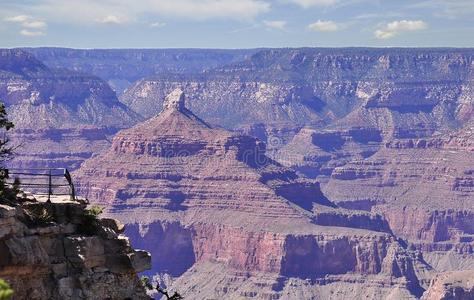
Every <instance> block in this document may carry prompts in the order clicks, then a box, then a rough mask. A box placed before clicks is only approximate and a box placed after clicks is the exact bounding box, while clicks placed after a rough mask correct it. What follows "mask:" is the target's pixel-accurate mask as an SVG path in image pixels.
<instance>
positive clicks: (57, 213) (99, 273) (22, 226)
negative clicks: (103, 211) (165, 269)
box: [0, 201, 150, 300]
mask: <svg viewBox="0 0 474 300" xmlns="http://www.w3.org/2000/svg"><path fill="white" fill-rule="evenodd" d="M0 224H1V230H0V251H1V253H2V255H1V256H0V277H1V278H3V279H5V280H6V281H7V282H8V283H9V284H10V286H11V287H12V289H13V290H14V297H13V299H58V300H59V299H61V300H62V299H105V298H107V299H149V297H148V296H147V295H146V293H145V290H144V287H143V286H142V284H141V283H140V281H139V278H138V275H137V273H138V272H142V271H144V270H146V269H149V268H150V255H149V253H148V252H145V251H141V250H134V249H133V248H131V246H130V244H129V240H128V238H127V237H126V236H124V235H123V234H122V232H123V226H122V225H120V223H118V221H115V220H112V219H102V220H99V219H97V220H96V219H94V218H92V219H91V216H90V215H89V214H88V212H87V211H86V210H85V205H83V204H79V203H76V202H67V201H65V202H61V203H43V202H27V203H23V204H21V205H18V206H8V205H0Z"/></svg>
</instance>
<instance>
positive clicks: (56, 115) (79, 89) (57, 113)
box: [0, 49, 140, 169]
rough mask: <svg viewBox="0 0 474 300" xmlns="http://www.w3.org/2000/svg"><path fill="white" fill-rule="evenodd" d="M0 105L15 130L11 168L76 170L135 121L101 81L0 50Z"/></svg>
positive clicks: (135, 118) (132, 113)
mask: <svg viewBox="0 0 474 300" xmlns="http://www.w3.org/2000/svg"><path fill="white" fill-rule="evenodd" d="M0 99H2V101H3V102H4V103H5V105H6V107H7V112H8V116H9V119H10V120H11V121H12V122H13V123H14V124H15V131H14V132H13V133H12V134H11V135H10V137H11V139H12V144H13V145H15V147H16V149H15V150H16V154H17V155H16V156H15V159H14V160H13V161H11V162H10V166H12V167H21V168H36V167H69V168H71V169H74V168H77V167H78V166H79V165H80V163H81V162H82V161H83V160H84V159H86V158H88V157H91V156H92V154H93V153H97V152H99V151H100V150H102V149H104V147H107V146H108V145H109V142H108V141H107V139H108V137H109V136H110V135H111V134H113V133H115V132H116V131H117V130H118V129H120V128H125V127H129V126H131V125H133V124H135V123H136V122H137V121H138V120H139V119H140V117H139V116H138V115H137V114H135V113H134V112H132V111H131V110H130V109H128V108H127V107H126V106H125V105H123V104H122V103H120V102H118V100H117V97H116V95H115V93H114V92H113V91H112V90H111V89H110V87H109V86H108V85H107V83H105V82H104V81H103V80H101V79H100V78H98V77H95V76H91V75H86V74H82V73H77V72H74V71H69V70H64V69H62V70H59V69H50V68H48V67H46V66H45V65H44V64H43V63H41V62H40V61H38V60H37V59H36V58H34V57H33V56H32V55H31V54H29V53H27V52H24V51H22V50H18V49H12V50H0Z"/></svg>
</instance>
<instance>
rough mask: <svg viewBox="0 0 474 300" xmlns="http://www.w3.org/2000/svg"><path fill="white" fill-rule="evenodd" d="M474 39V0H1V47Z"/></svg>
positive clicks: (391, 43) (462, 43)
mask: <svg viewBox="0 0 474 300" xmlns="http://www.w3.org/2000/svg"><path fill="white" fill-rule="evenodd" d="M23 46H33V47H36V46H57V47H71V48H259V47H366V46H367V47H474V0H95V1H94V0H11V1H5V0H0V47H8V48H11V47H23Z"/></svg>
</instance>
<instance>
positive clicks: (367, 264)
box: [74, 90, 429, 299]
mask: <svg viewBox="0 0 474 300" xmlns="http://www.w3.org/2000/svg"><path fill="white" fill-rule="evenodd" d="M185 99H186V97H185V96H184V94H183V92H182V90H174V91H173V92H172V93H170V95H168V97H166V101H164V105H163V109H162V111H161V112H160V114H158V115H157V116H155V117H153V118H151V119H149V120H148V121H145V122H143V123H140V124H138V125H136V126H134V127H132V128H131V129H128V130H123V131H121V132H119V133H118V134H117V135H116V136H115V137H114V140H113V142H112V146H111V147H110V149H109V150H107V151H105V152H104V153H102V154H100V155H98V156H97V157H94V158H92V159H90V160H87V161H86V162H85V163H84V164H83V165H82V166H81V168H80V169H79V170H78V171H76V172H75V174H74V175H75V178H77V181H78V182H79V184H78V185H79V187H78V189H79V192H80V193H82V194H83V195H86V196H87V197H88V198H89V199H90V200H91V201H93V202H95V203H98V204H101V205H105V206H106V207H107V214H109V215H110V216H114V217H116V218H119V219H120V220H122V221H123V222H124V223H126V224H128V226H127V227H128V230H127V234H128V235H129V236H130V237H131V240H132V244H134V245H138V247H141V248H144V249H148V250H149V251H151V252H152V257H153V269H152V271H151V272H150V273H151V274H152V275H157V276H158V277H159V278H162V279H163V278H168V279H167V282H168V284H169V285H172V281H174V280H176V284H175V285H172V287H173V288H176V289H178V290H180V291H181V292H182V293H183V294H184V295H188V296H190V297H193V298H196V299H206V297H217V296H222V297H224V298H228V299H231V298H232V297H234V296H235V295H241V296H242V297H249V296H250V295H255V296H256V297H258V298H265V297H267V296H268V295H270V296H271V297H278V296H282V297H283V298H284V297H285V296H284V294H285V293H286V292H285V291H286V290H287V289H288V288H289V287H290V285H292V284H293V283H291V282H292V280H295V281H296V282H297V285H299V286H301V288H303V285H304V282H312V283H309V285H310V286H308V287H307V288H308V289H309V293H310V294H308V295H313V296H314V295H318V294H319V293H322V292H324V293H325V292H328V291H329V290H331V289H332V287H331V288H328V289H325V288H321V287H319V286H318V284H317V282H318V280H323V278H327V279H324V280H328V282H333V283H337V284H341V285H344V286H345V288H344V289H343V290H342V291H341V293H343V294H344V295H350V294H351V290H352V289H356V288H358V284H357V283H356V282H357V281H358V280H363V281H365V282H366V284H367V286H368V287H370V289H371V293H375V294H376V295H380V296H383V295H388V294H390V293H392V292H393V291H394V290H395V289H400V290H401V292H400V293H402V294H405V295H412V296H413V297H415V295H420V294H421V293H422V292H423V286H424V285H425V282H424V279H423V280H422V279H420V278H418V277H417V276H418V275H416V272H418V271H420V272H429V267H428V266H427V265H425V264H424V262H423V260H422V259H421V256H419V255H418V256H417V255H415V254H414V253H412V252H410V251H409V250H407V249H405V248H404V247H403V246H402V245H401V244H399V243H398V241H397V239H396V237H394V236H393V235H392V234H391V233H390V229H389V228H388V224H387V223H386V221H385V220H384V219H382V218H381V217H380V216H378V215H375V214H371V213H367V212H356V211H351V210H347V209H343V208H338V207H337V206H336V205H334V203H332V202H331V201H329V200H328V199H327V198H326V197H325V196H324V195H323V194H322V192H321V190H320V188H319V184H318V183H317V182H314V181H312V180H309V179H306V178H303V177H301V176H299V175H297V174H296V173H295V172H294V171H292V170H291V169H288V168H285V167H282V166H281V165H280V164H278V163H276V162H275V161H273V160H271V159H270V158H268V157H267V156H266V155H265V146H264V144H262V143H261V142H260V141H258V140H257V139H255V138H252V137H249V136H245V135H240V134H236V133H231V132H229V131H226V130H223V129H216V128H212V127H211V126H209V124H207V123H205V122H204V121H202V120H201V119H199V118H198V117H196V116H195V115H194V114H193V113H192V112H191V111H189V110H188V109H187V108H186V107H185ZM214 265H219V266H220V268H221V270H223V271H221V273H222V272H223V273H222V275H223V276H224V277H225V278H222V281H220V283H217V282H214V281H213V280H211V282H212V283H208V284H209V285H210V286H207V287H206V288H204V286H203V290H210V291H212V292H210V293H209V294H206V293H207V292H203V294H199V292H197V291H196V290H195V288H196V286H195V285H188V283H189V284H190V283H191V282H199V281H200V280H203V279H204V277H207V276H208V274H207V272H208V270H209V268H213V267H212V266H214ZM221 273H220V274H221ZM237 274H247V275H245V276H246V279H243V278H241V275H237ZM169 276H171V277H172V278H173V279H172V281H170V277H169ZM219 276H221V275H219ZM158 277H157V278H158ZM349 277H352V278H358V279H357V280H356V282H354V281H353V280H354V279H349ZM232 278H235V279H232ZM329 278H330V279H329ZM375 278H378V279H376V280H375ZM388 278H392V280H389V279H388ZM181 279H183V281H181ZM240 280H243V282H244V284H242V285H241V286H240V287H239V286H238V285H237V286H236V285H235V283H236V282H239V281H240ZM259 280H265V281H267V283H265V284H262V286H261V288H257V286H255V285H254V282H255V281H259ZM307 280H309V281H307ZM378 280H381V281H382V282H384V284H386V286H385V287H381V286H380V285H379V283H378ZM222 286H228V287H229V289H222V288H221V287H222ZM248 289H250V290H248ZM294 295H295V294H293V292H290V293H289V294H288V295H287V296H286V297H289V298H291V297H294Z"/></svg>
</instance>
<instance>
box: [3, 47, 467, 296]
mask: <svg viewBox="0 0 474 300" xmlns="http://www.w3.org/2000/svg"><path fill="white" fill-rule="evenodd" d="M0 100H1V101H2V102H3V103H4V104H5V106H6V109H7V112H8V116H9V119H10V120H11V121H12V122H13V123H14V124H15V128H14V129H13V130H12V131H11V132H9V133H8V136H9V138H10V140H11V141H10V142H11V143H12V144H13V145H14V149H15V153H14V156H13V158H12V159H11V160H9V161H8V162H7V167H8V168H11V169H24V170H28V169H36V168H67V169H68V170H69V171H71V174H72V178H73V180H74V183H75V185H76V189H77V194H78V195H80V196H81V197H84V198H87V199H88V201H90V203H91V204H92V205H98V206H101V207H103V208H104V213H103V216H104V217H107V218H110V219H107V220H112V219H117V220H119V221H120V222H121V223H123V224H124V225H125V228H124V229H123V230H122V229H120V230H116V231H120V232H123V233H124V234H125V235H126V236H127V237H128V238H129V239H130V245H128V244H127V245H125V246H123V245H122V246H121V247H120V251H121V252H120V253H121V255H122V256H123V255H125V256H127V255H128V256H127V257H132V256H133V257H134V256H140V257H141V256H143V257H141V258H140V259H141V262H139V263H135V264H132V265H127V266H126V267H123V268H125V269H126V271H123V272H122V271H120V270H119V271H117V274H118V275H117V274H115V273H114V275H111V278H114V280H116V282H119V283H120V285H122V286H123V287H124V289H127V293H128V294H127V295H129V296H130V297H132V298H133V299H146V297H147V296H146V295H144V291H143V290H142V289H140V288H139V287H137V285H138V283H137V278H136V273H139V272H142V274H145V275H147V276H149V277H150V278H151V280H152V281H153V282H155V283H159V284H160V285H161V286H162V287H166V288H167V289H168V290H170V291H179V293H180V294H181V295H182V296H183V297H184V298H185V299H350V298H353V299H392V300H395V299H424V300H428V299H429V300H433V299H460V300H461V299H474V152H473V151H474V49H471V48H281V49H280V48H271V49H249V50H245V49H242V50H212V49H164V50H161V49H143V50H141V49H102V50H100V49H96V50H94V49H91V50H81V49H70V48H14V49H0ZM57 205H59V204H57ZM65 205H72V206H73V207H74V209H75V211H79V212H77V213H80V211H81V209H82V208H77V207H76V206H75V205H76V204H65ZM2 209H3V210H2ZM2 209H0V213H1V214H0V224H7V225H8V226H11V228H14V225H12V224H17V225H15V226H20V227H21V226H23V225H19V224H20V223H21V222H20V221H19V218H20V217H18V212H16V214H15V212H13V211H10V210H8V209H6V208H2ZM4 210H5V211H4ZM7 210H8V211H7ZM8 218H9V219H8ZM15 218H16V219H15ZM13 219H15V220H13ZM2 222H3V223H2ZM15 222H16V223H15ZM104 222H105V221H104ZM114 224H115V223H114ZM63 225H64V224H63ZM63 225H61V226H63ZM104 226H105V225H104ZM117 226H118V225H117ZM117 226H115V227H117ZM2 227H5V226H3V225H2ZM63 227H64V226H63ZM63 227H60V228H62V229H61V230H65V229H64V228H63ZM105 227H107V226H105ZM5 228H7V227H5ZM8 228H10V227H8ZM21 228H23V227H21ZM58 228H59V227H58ZM17 229H18V228H17ZM0 230H3V228H2V229H0ZM8 230H10V231H11V232H13V233H11V232H10V231H8V233H4V232H3V231H0V251H2V249H3V248H1V247H2V245H3V244H5V243H6V245H9V244H8V243H7V242H5V243H4V240H7V239H13V238H12V234H17V235H18V236H21V235H22V234H20V233H18V232H20V231H18V230H17V231H14V230H13V229H8ZM22 230H23V229H22ZM58 230H59V229H58ZM25 232H26V231H25ZM27 232H29V233H27V234H32V235H34V232H33V233H31V232H30V231H27ZM58 232H59V233H58V234H59V236H60V237H58V239H60V238H61V235H60V233H61V231H58ZM45 234H49V233H45ZM68 234H72V232H69V233H68ZM23 235H25V233H23ZM40 235H41V234H40ZM16 238H17V237H15V239H16ZM40 238H42V237H41V236H40ZM123 238H124V239H125V237H123ZM65 239H66V240H68V241H69V240H72V242H78V241H76V240H74V239H73V238H71V237H66V238H65ZM91 239H94V237H91ZM117 239H118V240H120V239H121V237H120V236H119V235H118V234H115V233H114V234H112V236H109V237H108V238H107V239H105V240H104V241H105V242H103V243H104V245H105V246H101V247H102V248H103V249H105V252H106V254H107V253H109V252H113V251H114V250H113V249H112V248H113V247H112V246H110V245H109V244H112V243H114V242H115V243H116V240H117ZM8 241H10V240H8ZM81 241H82V240H81ZM86 242H87V241H86ZM86 242H84V241H83V243H86ZM125 244H126V243H125ZM31 247H36V246H34V245H33V246H31ZM81 247H83V248H84V247H86V248H87V245H82V244H81ZM132 247H133V248H132ZM102 248H101V249H102ZM134 249H142V250H145V251H146V252H148V253H150V254H151V263H150V264H149V265H148V263H149V262H148V261H147V259H149V257H148V256H147V254H145V251H140V250H134ZM12 251H13V250H12ZM84 251H86V250H84ZM46 252H48V251H46ZM86 252H87V251H86ZM102 252H104V251H102ZM109 254H110V253H109ZM109 254H108V255H109ZM74 255H75V254H74ZM104 255H105V254H104ZM46 256H47V255H46V254H45V255H43V258H44V257H46ZM107 257H108V256H107ZM43 258H42V262H41V263H42V264H43V265H44V264H45V261H47V259H46V258H44V259H43ZM31 260H32V261H34V259H33V258H32V259H31ZM40 260H41V259H40ZM93 261H94V260H93ZM106 262H107V263H106ZM10 263H11V262H10ZM25 264H28V262H26V263H25ZM32 264H33V263H32ZM103 265H106V267H107V268H110V264H109V263H108V260H107V259H104V261H100V262H99V263H97V264H96V265H94V267H98V266H100V267H104V266H103ZM144 265H147V267H144ZM2 266H3V265H2V259H0V267H2ZM132 267H136V268H135V269H134V270H132ZM22 268H23V269H25V270H34V268H33V267H32V266H30V267H28V266H22ZM48 268H52V267H51V266H49V267H44V268H43V269H44V270H49V269H48ZM23 269H22V270H23ZM8 270H9V271H8V272H3V273H2V272H1V271H0V277H8V276H13V275H12V274H14V273H15V268H14V267H11V266H10V267H9V269H8ZM17 270H20V269H19V268H17ZM18 272H20V271H18ZM22 272H28V271H22ZM45 272H46V271H45ZM51 272H52V271H51ZM125 273H126V274H127V275H123V274H125ZM44 274H47V272H46V273H44ZM44 274H43V275H41V276H44V278H43V277H41V276H40V277H41V280H43V281H47V279H45V278H46V277H47V276H46V275H44ZM16 275H18V276H20V275H21V274H16ZM91 276H92V275H91ZM94 276H95V275H94ZM114 276H115V277H114ZM15 278H16V277H15ZM35 278H36V277H35ZM65 278H69V277H65ZM117 278H118V279H117ZM7 279H8V278H7ZM35 280H39V279H37V278H36V279H35ZM68 280H70V279H68ZM71 280H72V279H71ZM18 282H20V281H13V283H14V285H15V284H16V285H15V287H18V286H20V285H21V282H20V283H18ZM65 282H66V281H65ZM35 284H40V283H35ZM52 284H54V283H51V282H49V283H48V286H51V285H52ZM98 284H99V285H101V284H102V283H100V282H99V283H98ZM97 290H100V291H105V292H106V293H111V291H109V290H108V289H106V288H104V287H103V286H100V287H96V286H92V287H91V290H89V293H94V291H97ZM91 291H92V292H91ZM48 293H49V294H48ZM51 293H53V292H51V291H50V290H48V289H47V290H46V291H45V293H44V294H38V295H37V296H35V295H33V296H34V297H36V298H34V297H33V296H32V297H33V298H34V299H46V298H45V297H48V296H47V295H51ZM81 293H82V292H81ZM84 293H85V294H87V293H88V291H87V289H86V288H84ZM117 293H119V292H117ZM154 296H155V297H159V295H157V294H155V295H154ZM19 297H20V296H19ZM111 297H114V296H111ZM117 297H118V296H117ZM86 298H87V297H86ZM18 299H21V298H18ZM65 299H66V298H65ZM97 299H102V298H97ZM117 299H118V298H117Z"/></svg>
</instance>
